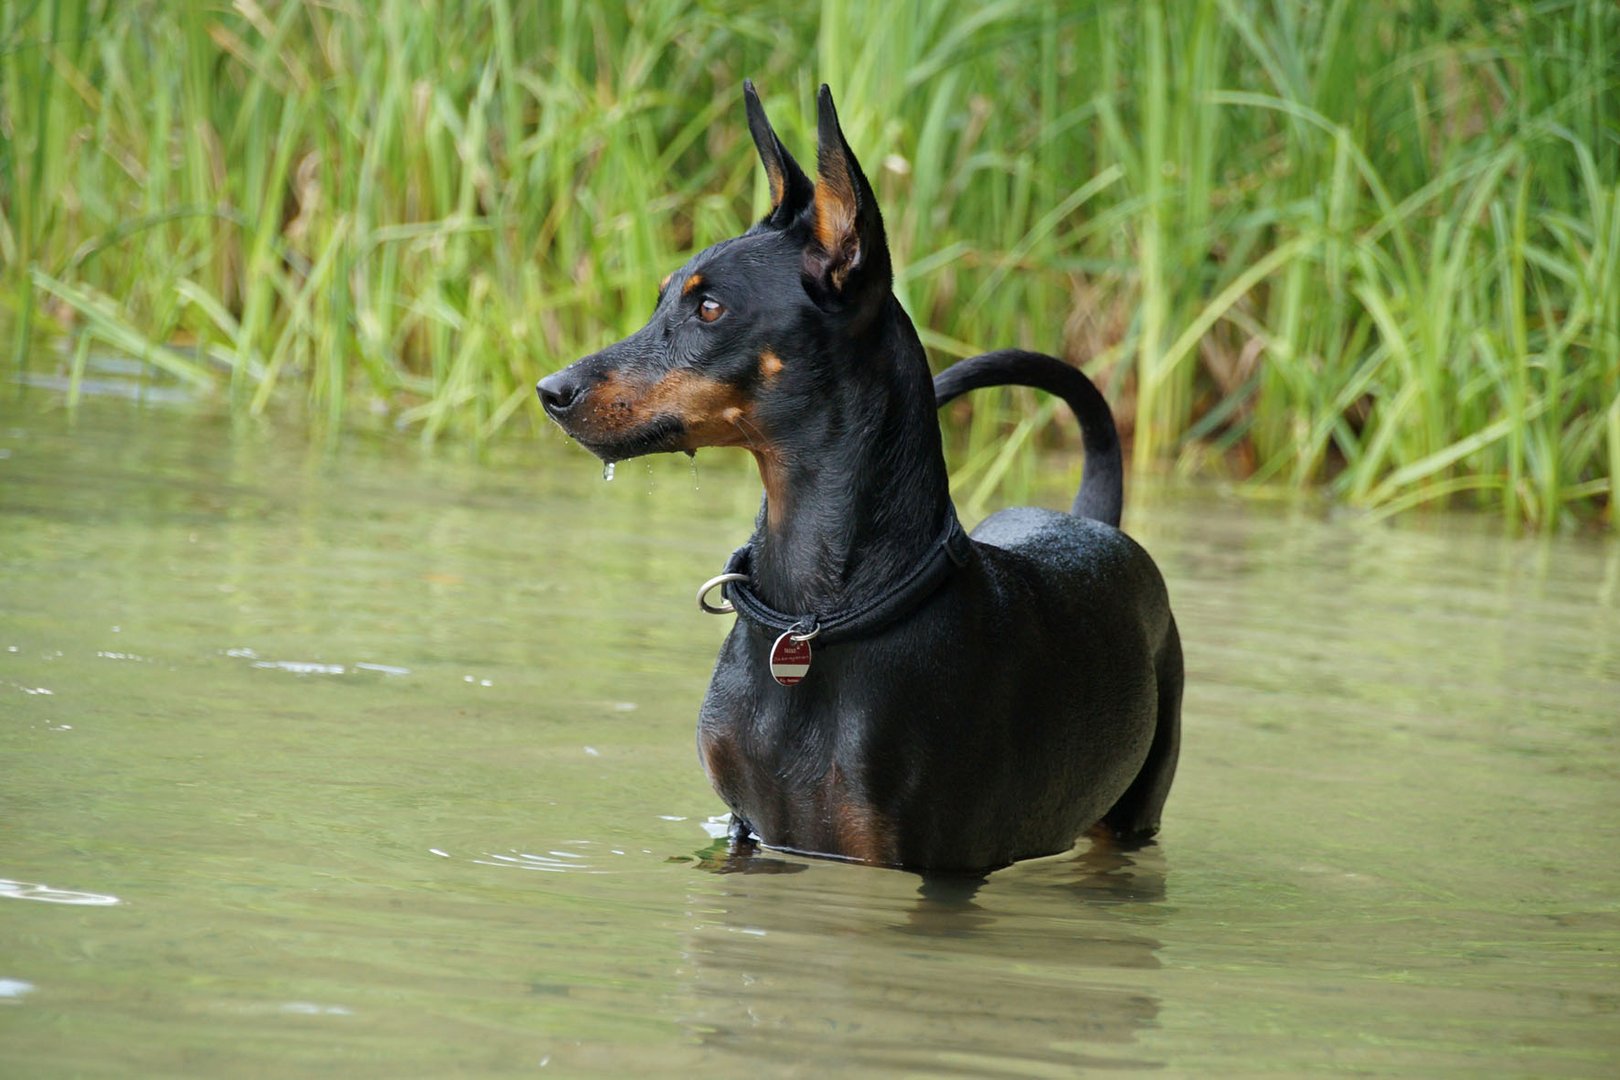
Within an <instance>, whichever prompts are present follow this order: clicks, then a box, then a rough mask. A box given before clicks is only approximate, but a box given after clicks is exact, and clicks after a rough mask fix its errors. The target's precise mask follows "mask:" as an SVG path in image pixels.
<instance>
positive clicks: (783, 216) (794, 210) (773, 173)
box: [743, 79, 815, 229]
mask: <svg viewBox="0 0 1620 1080" xmlns="http://www.w3.org/2000/svg"><path fill="white" fill-rule="evenodd" d="M743 102H744V104H745V105H746V106H747V108H748V132H749V134H751V135H752V136H753V137H754V146H755V147H756V148H758V150H759V160H760V161H762V162H764V163H765V178H766V179H767V180H769V181H770V184H771V212H770V213H769V214H768V215H766V217H765V222H766V224H768V225H773V226H775V227H776V228H779V229H780V228H784V227H785V226H787V225H788V224H789V223H790V222H791V221H792V220H793V219H794V218H796V217H798V215H799V211H801V210H803V209H804V208H805V207H806V206H809V205H810V197H811V195H812V193H813V192H814V190H815V186H814V185H813V184H811V183H810V178H809V177H808V176H806V175H804V170H803V169H801V168H799V163H798V162H797V161H794V160H793V155H792V154H790V153H788V152H787V147H785V146H783V145H782V140H781V139H778V138H777V137H776V132H775V131H774V130H773V129H772V128H771V122H770V120H768V119H767V118H766V116H765V106H763V105H761V104H760V103H759V92H758V91H756V90H755V89H754V81H753V80H752V79H744V80H743Z"/></svg>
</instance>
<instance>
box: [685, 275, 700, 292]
mask: <svg viewBox="0 0 1620 1080" xmlns="http://www.w3.org/2000/svg"><path fill="white" fill-rule="evenodd" d="M702 287H703V275H702V274H693V275H692V276H691V277H689V278H687V279H686V284H685V285H682V286H681V295H682V296H691V295H692V291H693V290H694V289H701V288H702Z"/></svg>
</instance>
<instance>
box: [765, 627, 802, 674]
mask: <svg viewBox="0 0 1620 1080" xmlns="http://www.w3.org/2000/svg"><path fill="white" fill-rule="evenodd" d="M809 670H810V643H809V642H808V641H794V640H793V631H792V630H789V631H788V632H787V633H785V634H783V635H782V636H781V637H779V638H777V639H776V644H775V645H772V646H771V678H773V679H775V680H776V681H777V682H779V683H781V684H782V685H783V686H793V685H795V684H797V683H798V682H800V681H801V680H802V679H803V678H804V676H805V672H807V671H809Z"/></svg>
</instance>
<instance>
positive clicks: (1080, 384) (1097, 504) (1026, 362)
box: [934, 349, 1125, 528]
mask: <svg viewBox="0 0 1620 1080" xmlns="http://www.w3.org/2000/svg"><path fill="white" fill-rule="evenodd" d="M986 386H1032V387H1034V388H1035V389H1037V390H1045V391H1046V392H1047V393H1048V394H1056V395H1057V396H1058V397H1060V398H1062V399H1063V401H1064V402H1065V403H1066V404H1067V405H1068V406H1069V408H1070V409H1072V410H1074V415H1075V418H1076V419H1078V420H1079V421H1080V434H1081V438H1082V441H1083V442H1084V444H1085V448H1086V470H1085V474H1084V476H1082V478H1081V480H1080V491H1079V493H1078V494H1077V495H1075V497H1074V506H1073V507H1071V508H1070V513H1073V514H1076V515H1078V516H1080V517H1088V518H1092V519H1093V520H1096V521H1101V522H1104V523H1105V524H1108V525H1112V526H1114V527H1115V528H1118V527H1119V512H1120V508H1121V507H1122V506H1123V505H1124V502H1125V472H1124V467H1123V465H1122V464H1121V462H1120V457H1119V432H1118V431H1116V430H1115V429H1114V414H1113V411H1112V410H1110V409H1109V408H1108V402H1107V400H1105V399H1104V398H1103V396H1102V394H1101V393H1100V392H1099V391H1098V390H1097V388H1096V387H1095V386H1093V385H1092V383H1091V380H1090V379H1088V378H1086V377H1085V375H1083V374H1082V373H1081V372H1080V370H1079V369H1078V368H1073V367H1070V366H1069V365H1068V364H1065V363H1064V362H1063V361H1061V360H1059V359H1057V358H1056V357H1051V356H1046V355H1044V354H1043V353H1033V352H1024V351H1023V350H1022V349H998V350H996V351H995V352H987V353H984V354H982V355H980V356H975V357H972V358H971V359H968V360H962V361H958V362H957V363H955V364H952V365H951V366H950V367H948V368H946V369H945V370H944V371H942V372H940V373H939V374H938V375H936V376H934V399H935V401H936V402H937V403H938V404H939V405H944V404H945V403H946V402H947V401H952V400H954V399H955V398H957V397H959V396H961V395H962V394H965V393H967V392H968V391H969V390H978V389H980V388H982V387H986Z"/></svg>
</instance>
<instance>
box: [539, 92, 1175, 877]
mask: <svg viewBox="0 0 1620 1080" xmlns="http://www.w3.org/2000/svg"><path fill="white" fill-rule="evenodd" d="M743 89H744V96H745V98H746V101H747V107H748V126H749V129H750V130H751V132H752V133H753V137H754V142H755V144H756V145H757V146H758V148H759V153H760V157H761V158H762V159H763V160H764V163H765V171H766V174H767V176H768V177H769V180H770V189H771V202H772V207H771V212H770V213H769V215H767V216H766V217H765V219H764V220H762V221H761V222H759V224H757V225H755V226H754V227H753V228H751V229H749V230H748V231H747V232H746V233H744V234H743V235H741V236H738V237H735V238H734V239H731V240H726V241H723V242H721V243H718V244H715V245H714V246H713V247H711V248H709V249H707V250H706V251H703V252H701V253H699V254H698V255H697V256H696V257H694V258H693V259H692V261H691V262H689V263H688V264H687V265H686V266H684V267H682V268H681V269H680V270H679V271H677V272H675V273H674V274H671V275H670V276H669V277H668V278H666V279H665V280H664V282H663V284H662V285H661V286H660V287H659V292H658V306H657V307H656V309H655V310H654V311H653V315H652V319H651V320H650V321H649V322H648V323H647V325H646V326H645V327H643V328H642V329H641V330H639V331H637V332H636V333H635V334H633V335H631V336H630V337H628V338H626V339H625V340H624V341H621V342H619V343H617V344H615V345H612V346H609V347H608V348H606V349H603V350H602V351H601V352H599V353H596V354H595V355H592V356H588V357H586V358H584V359H583V360H580V361H579V362H577V363H575V364H573V365H572V366H570V367H568V368H566V369H564V370H562V371H559V372H557V373H556V374H554V375H550V376H548V377H547V378H545V379H543V380H542V381H541V382H540V385H539V393H540V399H541V401H542V403H543V404H544V406H545V410H546V412H547V413H549V414H550V415H551V417H552V419H554V420H556V422H557V423H558V424H560V425H561V426H562V428H563V429H564V430H565V431H567V432H568V434H569V435H571V436H573V437H574V438H575V439H576V440H578V441H579V442H580V444H581V445H583V446H584V447H586V448H587V449H588V450H590V451H591V452H592V453H594V454H596V455H597V456H598V457H600V458H601V459H602V460H604V461H610V462H611V461H616V460H619V459H622V458H629V457H635V456H637V455H640V454H649V453H657V452H661V451H673V450H684V451H688V452H690V451H693V450H696V449H697V448H698V447H703V446H741V447H745V448H747V449H748V450H749V451H750V452H752V454H753V455H754V457H755V459H756V460H757V462H758V464H759V471H760V476H761V478H762V479H763V481H764V487H765V497H764V503H763V506H762V508H761V511H760V516H759V520H758V522H757V524H756V527H755V530H754V534H753V536H752V537H751V538H750V539H749V541H748V544H747V545H746V546H744V547H743V548H741V549H740V550H738V551H737V553H736V554H735V555H733V556H732V558H731V561H730V563H729V564H728V565H727V567H726V573H725V574H724V575H722V577H721V578H720V579H717V580H716V582H711V583H710V586H709V587H706V589H705V593H707V591H708V589H709V588H711V587H712V586H714V585H715V584H719V585H722V586H723V588H724V595H725V597H726V598H727V599H728V600H729V601H730V604H729V605H728V606H726V607H723V608H720V609H719V610H726V611H729V610H731V608H732V607H734V608H735V610H736V611H737V613H738V615H739V618H738V620H737V622H736V624H735V625H734V626H733V627H732V630H731V633H730V636H728V637H727V638H726V641H725V644H724V645H723V647H722V648H721V651H720V657H719V660H718V662H717V663H716V665H715V671H714V680H713V683H712V684H711V686H710V688H709V694H708V697H707V699H706V700H705V701H704V703H703V709H702V713H701V717H700V720H699V726H698V746H699V750H700V752H701V755H702V759H703V764H704V767H705V768H706V769H707V770H708V773H709V778H710V780H711V781H712V782H713V784H714V787H715V790H716V791H717V792H719V794H720V796H721V797H722V798H723V799H725V801H726V803H727V805H729V806H730V807H731V811H732V820H733V827H732V838H733V841H734V842H735V843H739V844H740V843H744V842H747V841H748V840H749V839H750V838H751V837H757V838H758V839H760V840H761V841H763V842H764V843H765V844H767V845H770V846H772V847H778V848H786V849H792V850H798V851H805V852H814V853H819V854H825V855H833V856H842V857H846V858H851V859H858V860H862V861H865V862H871V863H878V864H884V865H893V866H905V867H912V868H918V869H964V870H965V869H978V870H982V869H986V868H990V867H995V866H1000V865H1004V864H1006V863H1009V862H1011V861H1013V860H1015V859H1022V858H1028V857H1031V856H1036V855H1045V854H1049V853H1053V852H1058V851H1063V850H1065V849H1067V848H1068V847H1069V846H1071V845H1072V844H1073V843H1074V841H1075V840H1076V838H1077V837H1079V836H1080V835H1081V834H1082V833H1085V832H1087V831H1088V830H1091V829H1093V828H1094V827H1098V826H1100V827H1102V828H1103V829H1105V830H1107V831H1108V832H1109V833H1111V834H1113V835H1114V836H1117V837H1122V838H1136V839H1140V838H1145V837H1147V836H1151V835H1152V834H1153V833H1154V832H1155V831H1157V829H1158V825H1159V813H1160V810H1161V808H1162V807H1163V805H1164V801H1165V797H1166V795H1167V794H1168V791H1169V788H1170V781H1171V777H1172V776H1173V774H1174V772H1175V765H1176V753H1177V745H1178V742H1179V731H1180V707H1181V687H1182V662H1181V646H1180V643H1179V641H1178V638H1177V636H1176V626H1175V621H1174V619H1173V618H1172V617H1171V614H1170V605H1169V601H1168V599H1167V597H1166V595H1165V588H1164V582H1163V580H1162V579H1161V578H1160V576H1159V572H1158V570H1157V569H1156V568H1155V567H1154V565H1153V561H1152V560H1151V559H1150V558H1149V557H1148V555H1147V553H1146V552H1144V551H1143V550H1142V549H1141V548H1140V547H1138V546H1137V545H1136V544H1135V543H1134V542H1133V541H1132V540H1131V539H1130V538H1128V537H1127V536H1125V534H1123V533H1121V532H1120V531H1119V530H1118V529H1117V528H1116V526H1117V525H1118V524H1119V512H1120V500H1121V466H1120V454H1119V444H1118V438H1117V435H1116V433H1115V430H1114V423H1113V418H1112V416H1111V415H1110V413H1109V409H1108V405H1107V403H1106V402H1105V401H1104V400H1103V398H1102V396H1101V395H1100V394H1099V393H1098V392H1097V390H1096V388H1095V387H1093V386H1092V384H1091V382H1090V381H1089V380H1088V379H1086V378H1085V376H1083V375H1082V374H1080V372H1078V371H1077V370H1075V369H1074V368H1072V367H1069V366H1068V365H1066V364H1063V363H1060V362H1059V361H1057V360H1054V359H1052V358H1051V357H1047V356H1041V355H1039V354H1036V353H1026V352H1016V351H1007V352H996V353H989V354H986V355H984V356H979V357H975V358H973V359H971V360H965V361H962V362H961V363H958V364H956V365H955V366H953V367H951V368H950V369H948V370H947V371H945V372H944V374H942V375H940V376H939V378H938V379H937V380H933V381H930V378H929V371H928V365H927V362H926V360H925V357H924V354H923V349H922V345H921V343H920V342H919V341H918V338H917V332H916V330H915V329H913V327H912V325H911V321H910V319H908V318H907V316H906V313H905V312H904V311H903V310H902V309H901V307H900V304H899V303H898V302H897V301H896V300H895V297H894V294H893V292H892V291H891V281H892V275H891V270H890V263H889V251H888V246H887V243H886V241H885V239H884V232H883V219H882V217H881V215H880V214H879V213H878V207H877V203H876V201H875V199H874V197H873V193H872V188H871V186H870V185H869V184H868V183H867V180H866V177H865V175H864V174H863V173H862V172H861V168H860V165H859V164H857V163H856V160H855V156H854V155H853V154H852V153H851V152H850V149H849V146H848V145H847V144H846V143H845V141H844V136H843V132H842V131H841V130H840V128H839V125H838V117H837V114H836V113H835V112H834V110H833V102H832V96H831V94H830V93H829V92H828V90H827V88H826V87H825V86H824V87H822V89H821V95H820V99H819V121H820V126H819V144H820V145H819V148H818V152H817V159H816V165H817V173H818V178H817V181H816V182H815V183H814V184H812V183H811V181H810V180H809V178H808V177H806V176H805V174H804V172H803V171H802V170H801V169H800V168H799V166H798V164H797V163H796V162H795V161H794V160H793V158H792V157H791V156H790V155H789V154H788V152H787V150H786V149H785V148H784V147H783V145H782V143H781V141H780V140H779V139H778V138H777V137H776V133H775V132H774V131H773V130H772V129H771V126H770V123H769V122H768V121H767V120H766V118H765V113H764V110H763V108H762V107H761V106H760V102H759V98H758V96H757V95H756V94H755V93H754V89H753V86H752V85H750V84H744V88H743ZM999 384H1019V385H1027V386H1034V387H1038V388H1040V389H1043V390H1046V391H1048V392H1051V393H1055V394H1058V395H1060V396H1061V397H1062V398H1063V399H1064V400H1065V401H1067V402H1068V403H1069V405H1070V406H1071V407H1072V408H1073V410H1074V412H1075V414H1076V416H1077V417H1078V419H1079V422H1080V425H1081V429H1082V432H1083V435H1084V442H1085V447H1086V467H1085V479H1084V482H1083V483H1082V484H1081V488H1080V493H1079V494H1078V495H1077V496H1076V497H1075V502H1074V508H1073V511H1072V513H1068V514H1064V513H1059V512H1056V511H1051V510H1039V509H1033V508H1021V509H1013V510H1004V511H1002V512H1000V513H998V514H995V515H994V516H992V517H990V518H989V519H988V520H986V521H985V522H984V523H983V524H982V525H980V526H979V527H978V529H977V530H975V532H974V533H973V535H972V537H971V539H970V538H969V537H967V536H966V535H965V534H964V533H963V531H962V529H961V526H960V525H958V524H957V520H956V513H955V510H954V508H953V507H952V505H951V499H950V494H949V491H948V489H947V485H946V473H945V463H944V459H943V456H942V454H941V448H940V435H939V426H938V422H937V420H936V418H935V415H934V413H935V409H936V407H937V406H938V405H941V404H944V403H945V402H946V401H949V400H950V399H952V398H954V397H955V396H957V395H958V394H961V393H963V392H965V391H967V390H971V389H975V388H977V387H982V386H990V385H999ZM704 595H705V594H700V595H699V602H700V603H702V604H703V605H704V606H705V607H706V608H708V607H709V605H708V604H707V602H706V600H705V599H704ZM709 609H710V610H716V609H714V608H709Z"/></svg>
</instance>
